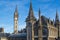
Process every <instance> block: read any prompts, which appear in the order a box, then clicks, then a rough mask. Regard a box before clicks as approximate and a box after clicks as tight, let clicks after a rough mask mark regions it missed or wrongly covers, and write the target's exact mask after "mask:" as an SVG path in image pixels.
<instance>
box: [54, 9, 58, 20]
mask: <svg viewBox="0 0 60 40" xmlns="http://www.w3.org/2000/svg"><path fill="white" fill-rule="evenodd" d="M55 21H59V16H58V12H57V10H56V19H55Z"/></svg>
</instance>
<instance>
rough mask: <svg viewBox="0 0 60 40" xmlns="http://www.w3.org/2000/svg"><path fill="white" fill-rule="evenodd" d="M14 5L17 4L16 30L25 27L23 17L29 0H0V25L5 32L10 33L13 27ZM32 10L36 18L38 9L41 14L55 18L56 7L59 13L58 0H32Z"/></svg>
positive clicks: (25, 14)
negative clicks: (17, 18)
mask: <svg viewBox="0 0 60 40" xmlns="http://www.w3.org/2000/svg"><path fill="white" fill-rule="evenodd" d="M16 5H17V6H18V13H19V20H18V21H19V22H18V30H21V29H23V28H25V27H26V23H25V19H26V17H27V16H28V13H29V6H30V0H13V1H12V0H2V1H1V0H0V27H3V28H4V31H5V32H7V33H9V32H10V33H12V32H13V29H14V12H15V8H16ZM32 5H33V11H34V15H35V17H36V18H37V19H38V10H39V8H40V10H41V14H42V15H44V16H46V17H47V18H49V17H50V19H51V20H53V19H55V14H56V9H57V10H58V14H59V15H60V0H32Z"/></svg>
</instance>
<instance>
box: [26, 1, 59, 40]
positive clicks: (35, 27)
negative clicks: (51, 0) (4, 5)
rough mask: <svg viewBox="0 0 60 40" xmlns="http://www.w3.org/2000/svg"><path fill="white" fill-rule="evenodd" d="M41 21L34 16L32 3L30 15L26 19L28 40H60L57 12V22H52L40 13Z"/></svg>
mask: <svg viewBox="0 0 60 40" xmlns="http://www.w3.org/2000/svg"><path fill="white" fill-rule="evenodd" d="M38 16H39V19H38V20H37V19H36V18H35V16H34V12H33V8H32V3H31V2H30V9H29V14H28V16H27V18H26V29H27V40H60V39H59V37H60V21H59V16H58V12H57V11H56V18H55V20H53V21H52V20H50V18H46V17H45V16H42V15H41V12H40V9H39V12H38Z"/></svg>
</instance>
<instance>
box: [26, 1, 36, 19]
mask: <svg viewBox="0 0 60 40" xmlns="http://www.w3.org/2000/svg"><path fill="white" fill-rule="evenodd" d="M35 19H36V18H35V17H34V13H33V8H32V0H30V8H29V14H28V17H27V19H26V20H35Z"/></svg>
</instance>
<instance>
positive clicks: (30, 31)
mask: <svg viewBox="0 0 60 40" xmlns="http://www.w3.org/2000/svg"><path fill="white" fill-rule="evenodd" d="M35 22H36V18H35V17H34V13H33V9H32V2H31V1H30V9H29V14H28V17H27V18H26V27H27V40H34V23H35Z"/></svg>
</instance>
